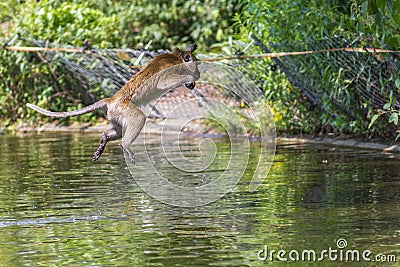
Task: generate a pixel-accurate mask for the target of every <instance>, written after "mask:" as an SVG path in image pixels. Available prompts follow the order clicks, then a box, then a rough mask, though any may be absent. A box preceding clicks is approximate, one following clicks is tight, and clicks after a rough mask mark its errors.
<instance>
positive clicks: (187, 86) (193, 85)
mask: <svg viewBox="0 0 400 267" xmlns="http://www.w3.org/2000/svg"><path fill="white" fill-rule="evenodd" d="M185 86H186V88H188V89H190V90H192V89H193V88H194V87H195V86H196V83H195V82H191V83H185Z"/></svg>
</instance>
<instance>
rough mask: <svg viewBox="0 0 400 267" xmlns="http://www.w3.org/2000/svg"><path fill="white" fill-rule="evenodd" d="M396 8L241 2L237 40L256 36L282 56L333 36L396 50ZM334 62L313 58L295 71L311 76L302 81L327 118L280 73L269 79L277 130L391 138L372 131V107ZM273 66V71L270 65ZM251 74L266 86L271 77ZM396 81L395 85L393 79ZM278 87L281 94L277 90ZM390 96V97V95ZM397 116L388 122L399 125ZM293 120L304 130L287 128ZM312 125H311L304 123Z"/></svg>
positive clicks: (371, 0)
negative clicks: (315, 94)
mask: <svg viewBox="0 0 400 267" xmlns="http://www.w3.org/2000/svg"><path fill="white" fill-rule="evenodd" d="M305 2H306V3H305ZM398 3H399V2H398V1H394V0H393V1H392V0H390V1H380V0H368V1H357V0H349V1H342V0H336V1H322V2H321V1H316V0H311V1H280V0H279V1H278V0H276V1H262V0H254V1H244V0H242V1H241V4H242V6H243V8H242V12H241V13H240V14H239V15H237V16H236V27H238V28H240V32H241V35H240V36H239V38H241V39H242V40H244V41H247V42H249V38H248V35H249V33H250V32H253V33H255V35H256V36H259V37H261V39H262V40H264V42H265V43H266V44H267V45H268V46H270V47H274V48H276V49H278V51H288V50H289V51H290V50H293V51H298V50H307V49H310V50H313V49H314V48H313V47H312V46H310V44H313V42H314V43H318V42H320V41H322V40H324V38H333V36H342V37H344V38H346V37H347V38H348V39H350V40H354V39H357V40H359V44H360V46H361V47H362V46H364V45H365V46H367V45H370V44H369V43H368V42H369V39H372V40H374V41H375V43H374V44H375V45H376V46H378V47H382V46H383V45H384V44H389V45H391V47H392V48H394V49H397V48H398V45H399V43H398V32H399V29H400V28H399V25H398V23H397V20H398V16H397V15H396V14H399V12H400V10H399V6H400V5H399V4H398ZM360 36H361V38H359V37H360ZM362 36H367V38H363V37H362ZM363 40H364V41H363ZM325 56H327V55H325ZM331 60H332V61H331V62H329V64H327V62H326V61H325V59H318V57H314V58H313V61H311V60H310V58H309V57H307V56H302V57H301V58H299V59H298V60H297V67H298V68H296V69H294V70H293V71H294V72H300V73H302V72H306V73H307V75H304V78H305V79H307V80H308V81H307V82H308V84H312V85H313V87H314V89H316V90H318V91H319V92H322V94H321V95H322V96H323V97H322V98H321V99H319V100H320V101H321V102H322V105H323V106H324V107H326V108H328V110H329V111H330V112H329V113H326V112H321V111H318V110H316V109H315V108H314V107H313V105H312V104H311V103H310V102H307V101H303V99H302V94H301V93H300V92H299V89H298V88H296V87H293V86H291V85H290V83H289V82H288V79H287V77H286V76H285V75H283V74H282V73H281V70H279V69H278V70H277V71H276V73H274V74H272V75H273V76H270V77H274V78H272V79H269V80H270V83H269V84H265V85H264V89H265V92H266V94H267V96H268V97H270V98H271V99H273V100H274V101H272V103H271V105H272V108H273V109H274V111H275V114H277V119H278V121H277V126H278V129H280V130H284V131H289V132H291V133H301V132H307V133H318V132H325V131H327V132H334V133H338V134H339V133H351V134H360V133H361V134H365V135H370V136H372V135H375V136H376V135H393V132H394V128H393V127H387V122H383V123H381V124H375V125H373V127H368V126H369V124H370V122H369V118H371V117H372V115H371V114H373V112H374V110H373V109H372V108H371V107H372V106H371V103H370V101H366V100H362V99H360V98H359V96H358V95H357V93H356V91H355V90H354V88H352V87H351V86H352V85H351V84H349V81H348V79H347V78H346V77H344V76H343V73H342V70H341V69H340V68H337V67H333V66H334V64H336V63H335V62H333V61H334V60H335V59H334V58H333V57H332V59H331ZM331 63H332V64H331ZM342 64H343V63H342ZM360 64H361V63H360ZM270 66H273V63H272V62H271V63H270ZM251 72H253V73H254V74H255V75H256V77H259V78H261V77H263V79H265V80H268V77H265V76H266V73H265V68H264V69H260V68H259V67H258V66H253V67H251ZM267 76H268V75H267ZM392 78H394V79H395V77H394V76H393V77H392ZM389 83H392V84H393V83H394V80H393V81H392V80H391V81H384V82H383V83H382V85H384V84H386V85H388V84H389ZM282 85H284V86H282ZM279 87H280V88H281V90H276V89H275V88H279ZM271 88H273V89H272V90H271ZM381 90H382V89H381ZM398 93H399V92H397V94H398ZM387 95H388V96H389V93H388V94H387ZM393 95H394V94H393ZM337 100H340V105H342V107H345V109H343V108H340V107H339V105H336V104H334V103H335V101H336V102H337ZM388 102H389V101H388ZM346 109H347V110H346ZM395 112H397V111H395ZM350 113H352V114H351V115H350ZM394 116H395V115H392V116H391V117H392V118H391V119H390V121H392V122H396V120H395V118H394ZM295 118H297V119H296V120H297V121H298V122H299V123H302V124H299V125H298V126H299V127H298V128H297V129H296V127H287V126H288V125H290V122H293V121H294V120H295ZM279 121H282V122H283V123H281V122H279ZM308 121H309V122H311V123H304V122H308ZM288 122H289V124H287V123H288Z"/></svg>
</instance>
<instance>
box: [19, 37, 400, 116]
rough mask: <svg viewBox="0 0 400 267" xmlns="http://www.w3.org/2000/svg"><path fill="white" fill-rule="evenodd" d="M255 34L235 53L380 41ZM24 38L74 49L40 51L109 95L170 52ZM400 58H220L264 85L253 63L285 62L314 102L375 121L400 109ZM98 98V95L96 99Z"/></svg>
mask: <svg viewBox="0 0 400 267" xmlns="http://www.w3.org/2000/svg"><path fill="white" fill-rule="evenodd" d="M252 38H253V39H254V41H255V42H252V44H253V43H254V44H253V45H252V46H251V49H248V48H249V47H250V45H249V44H246V43H240V42H237V43H235V48H236V49H237V54H236V55H242V54H243V53H254V52H255V51H262V52H264V53H270V52H277V51H307V50H308V51H315V50H321V49H324V50H330V49H336V48H352V47H354V48H359V47H369V48H371V47H372V48H374V47H377V46H376V42H374V40H372V39H368V38H365V37H357V38H356V37H355V38H353V39H351V40H350V39H348V38H344V37H340V36H333V37H331V38H326V39H322V40H308V41H307V42H304V43H302V44H288V43H285V44H269V43H268V42H267V41H266V40H260V39H258V38H257V37H256V36H252ZM20 39H21V41H23V42H24V43H26V44H27V45H34V46H36V47H47V48H65V49H75V52H73V53H66V52H63V51H62V50H46V51H42V52H38V53H40V57H41V59H42V60H43V61H44V62H46V63H48V64H54V65H57V66H59V67H61V68H63V69H65V71H66V72H69V73H71V74H72V75H73V77H74V78H75V79H76V81H77V82H78V83H79V85H80V86H81V87H82V88H83V89H84V90H86V91H90V90H92V89H93V88H99V87H100V88H101V90H103V91H104V92H105V95H108V96H111V95H113V94H114V93H115V92H117V91H118V90H119V89H120V88H121V87H122V86H123V85H124V84H125V83H126V82H127V81H128V80H129V79H130V78H131V77H132V76H133V75H135V74H136V73H137V72H138V71H139V70H140V68H141V66H143V65H145V64H146V63H147V62H149V61H150V60H151V59H152V58H154V57H155V56H157V55H158V54H162V53H167V52H168V51H166V50H158V51H144V50H131V49H94V48H93V47H91V46H90V44H87V45H86V46H85V47H82V48H79V47H72V46H67V45H61V44H53V43H49V42H46V41H40V40H31V39H24V38H21V37H20ZM247 49H248V50H247ZM246 50H247V51H246ZM217 57H218V55H217ZM199 58H200V59H203V60H207V59H210V58H213V56H205V55H200V56H199ZM399 61H400V52H395V53H385V54H381V53H374V52H371V50H368V52H367V51H365V52H359V50H357V51H354V52H349V51H331V52H320V53H310V54H304V55H298V56H285V57H279V58H272V61H271V60H269V61H268V62H269V63H267V61H266V59H265V58H261V57H260V58H257V57H255V58H247V59H239V58H238V59H231V60H224V61H222V62H221V63H222V64H226V65H228V66H232V67H234V68H237V69H240V70H242V71H243V73H244V75H246V76H248V77H250V78H252V79H253V80H254V81H255V83H256V84H257V85H259V87H260V88H263V87H264V86H263V84H264V83H265V82H266V81H265V80H263V77H262V76H260V75H255V73H252V72H253V71H254V70H255V68H254V66H256V68H258V73H262V72H263V69H265V70H266V69H275V68H280V70H281V71H282V72H283V73H285V74H286V76H287V78H288V79H289V81H290V82H291V83H292V84H293V85H294V86H296V87H297V88H299V90H300V91H301V92H302V93H303V94H304V95H305V96H306V98H307V100H308V101H309V102H310V103H311V104H312V106H315V107H317V108H318V109H319V110H320V111H322V112H324V113H326V114H328V115H329V116H330V117H331V118H335V117H336V116H337V115H338V113H339V112H344V113H345V114H346V115H347V116H348V117H349V119H361V120H364V121H365V123H367V122H369V121H370V117H371V114H372V113H375V112H377V111H378V110H381V109H382V107H383V106H384V105H385V104H387V103H388V102H390V104H391V107H392V108H393V109H396V110H400V88H399V85H400V76H399V75H398V74H399V69H400V62H399ZM135 64H136V65H138V64H140V66H135ZM248 66H252V67H251V68H249V67H248ZM208 89H209V88H208ZM208 89H207V90H204V92H203V93H204V94H206V95H205V96H207V94H208V93H209V92H210V90H208ZM228 94H230V95H229V98H230V100H231V102H232V103H233V105H236V106H243V104H244V103H243V101H244V100H243V99H240V97H238V96H235V94H234V92H228ZM180 95H181V93H174V92H171V93H169V94H167V95H166V96H165V97H166V98H167V99H168V100H166V101H159V103H158V105H161V106H160V107H158V108H161V109H163V108H166V109H168V107H171V105H169V104H168V103H173V102H174V99H175V100H176V98H179V97H180ZM202 96H204V95H202ZM222 97H227V95H225V96H224V95H222ZM96 100H97V99H93V102H94V101H96ZM163 103H164V107H163ZM157 113H159V112H157ZM161 113H162V112H160V113H159V114H158V115H160V114H161Z"/></svg>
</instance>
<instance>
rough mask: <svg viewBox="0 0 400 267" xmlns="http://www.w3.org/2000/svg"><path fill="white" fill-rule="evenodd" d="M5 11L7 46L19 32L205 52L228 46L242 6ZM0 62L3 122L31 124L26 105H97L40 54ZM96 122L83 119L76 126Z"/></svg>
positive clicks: (138, 3) (16, 4) (135, 4)
mask: <svg viewBox="0 0 400 267" xmlns="http://www.w3.org/2000/svg"><path fill="white" fill-rule="evenodd" d="M0 7H1V9H0V22H1V23H2V24H1V26H0V38H1V39H3V41H4V40H8V39H10V37H11V36H13V35H14V34H16V33H18V34H20V36H22V37H24V38H32V39H37V40H48V41H50V42H54V43H61V44H68V45H73V46H82V44H83V42H84V41H89V42H90V43H91V44H92V45H93V46H94V47H101V48H124V47H130V48H137V47H140V46H143V45H144V44H147V43H148V42H149V41H150V40H151V41H153V45H152V47H151V49H157V48H164V49H171V48H172V47H173V46H175V45H182V44H183V43H187V42H193V41H194V42H196V43H197V44H198V46H199V48H200V50H203V51H206V50H209V49H212V45H213V44H214V43H215V42H219V41H221V42H222V41H224V40H227V37H228V35H229V34H230V33H231V32H232V30H231V28H230V27H229V26H230V25H231V23H232V17H233V13H234V12H236V10H238V8H239V7H238V5H237V1H235V0H222V1H217V0H206V1H196V0H190V1H178V0H174V1H165V0H163V1H155V0H153V1H144V0H134V1H111V0H103V1H94V0H92V1H83V0H70V1H60V0H53V1H51V0H44V1H39V2H36V1H22V2H21V1H16V0H5V1H2V3H1V4H0ZM15 45H22V46H24V45H26V43H21V42H19V43H16V44H15ZM185 46H186V45H185ZM0 60H1V62H2V64H1V66H0V79H1V80H2V83H0V98H1V100H2V102H3V103H4V104H3V106H2V109H1V111H0V119H1V120H2V124H5V125H10V124H12V123H15V121H16V120H17V119H18V118H24V119H26V118H28V119H31V121H33V120H34V119H35V118H36V116H40V115H38V114H37V113H35V112H32V111H31V110H28V109H26V108H25V104H26V103H27V102H32V103H37V104H39V105H41V106H45V107H48V108H51V109H52V110H56V111H58V110H63V111H67V110H71V109H73V108H75V107H77V108H79V107H80V106H83V105H87V104H90V102H91V101H93V98H92V99H88V98H87V97H85V95H87V94H88V92H85V91H83V90H82V88H79V86H77V84H76V81H75V80H74V77H71V76H70V75H69V74H68V73H66V71H65V69H62V68H60V67H59V66H53V65H52V66H48V65H47V64H45V63H43V62H42V61H41V60H40V58H39V57H38V55H36V54H30V53H22V52H10V51H1V52H0ZM90 93H92V94H93V93H94V94H96V95H97V97H96V98H100V97H103V96H104V94H105V92H104V91H102V90H101V88H94V90H93V91H91V92H90ZM40 118H43V116H40ZM95 118H96V117H95V116H93V117H92V116H90V115H86V116H83V117H76V118H73V120H81V121H82V120H83V121H87V120H91V119H95ZM44 120H45V121H46V119H44Z"/></svg>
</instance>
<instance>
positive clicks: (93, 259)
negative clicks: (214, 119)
mask: <svg viewBox="0 0 400 267" xmlns="http://www.w3.org/2000/svg"><path fill="white" fill-rule="evenodd" d="M97 141H98V140H97V135H83V134H43V135H32V136H30V135H28V136H0V142H1V146H0V179H1V183H0V262H1V263H2V264H4V265H5V266H49V265H57V266H104V265H108V266H188V265H192V266H207V265H211V266H264V265H265V263H266V262H262V261H260V260H259V259H258V257H257V252H258V251H259V250H262V249H264V246H265V245H267V246H268V249H270V250H271V249H274V250H280V249H284V250H287V251H290V250H299V251H301V250H306V249H308V250H310V249H312V250H315V251H317V252H319V251H322V250H324V249H328V248H329V247H332V248H333V249H337V245H336V241H337V240H338V239H339V238H344V239H346V241H347V247H346V248H348V249H358V250H360V251H363V250H366V249H368V250H371V251H372V252H373V255H376V254H379V253H384V254H386V255H389V254H390V255H392V254H393V255H396V256H397V260H398V261H399V260H400V258H399V252H400V243H399V236H400V174H399V167H400V163H399V159H400V158H399V155H394V154H382V153H380V152H377V151H368V150H353V149H347V148H338V147H336V148H335V147H327V146H317V145H294V144H280V145H278V148H277V154H276V156H275V161H274V164H273V166H272V169H271V171H270V173H269V175H268V178H267V179H266V180H265V181H264V184H263V185H262V187H261V188H260V190H258V191H256V192H252V193H250V192H248V190H247V188H248V187H247V186H248V182H249V181H250V179H251V174H252V173H251V170H252V169H254V166H255V164H256V161H255V159H254V158H252V159H251V160H250V168H249V171H247V172H246V173H245V176H244V178H243V179H242V180H241V181H240V183H239V184H238V186H237V187H236V188H235V189H234V190H233V191H232V192H231V193H229V194H228V195H226V196H225V197H224V198H222V199H220V200H219V201H216V202H213V203H211V204H210V205H207V206H202V207H196V208H178V207H171V206H168V205H166V204H163V203H161V202H159V201H157V200H155V199H153V198H151V197H149V196H147V195H146V194H145V193H143V191H142V190H141V189H140V188H139V187H138V186H137V184H136V183H135V181H134V180H133V178H132V177H131V176H130V173H129V171H128V170H127V168H126V164H125V160H124V157H123V155H122V152H121V149H120V147H119V146H118V144H117V143H113V144H110V146H109V147H107V148H106V151H105V153H104V155H103V156H102V158H101V159H100V160H99V161H98V162H95V163H94V162H92V160H91V158H92V153H93V152H94V150H95V149H96V146H97ZM157 145H158V144H154V146H157ZM216 145H217V147H218V148H219V150H221V151H222V152H224V150H226V149H227V148H229V145H227V144H226V142H225V140H223V139H221V140H216ZM252 146H253V149H252V151H254V152H256V151H255V150H256V149H257V148H256V147H257V146H256V144H255V143H253V144H252ZM188 149H191V148H190V147H189V148H188ZM135 151H141V148H140V145H137V146H136V149H135ZM225 152H226V151H225ZM139 153H140V152H139ZM163 171H164V172H168V171H170V174H169V175H170V176H171V177H173V176H174V173H175V174H176V173H177V171H176V170H174V168H170V169H168V168H167V169H163ZM145 172H146V170H143V173H141V175H146V173H145ZM275 256H276V255H275ZM286 256H287V255H286ZM275 259H276V258H275ZM337 261H338V260H336V262H337ZM333 263H334V262H332V261H329V260H328V259H325V260H324V261H323V262H320V263H319V265H330V264H333ZM364 263H365V262H362V261H361V262H358V263H356V264H355V265H356V266H360V265H362V264H364ZM299 264H304V262H302V263H299Z"/></svg>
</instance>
